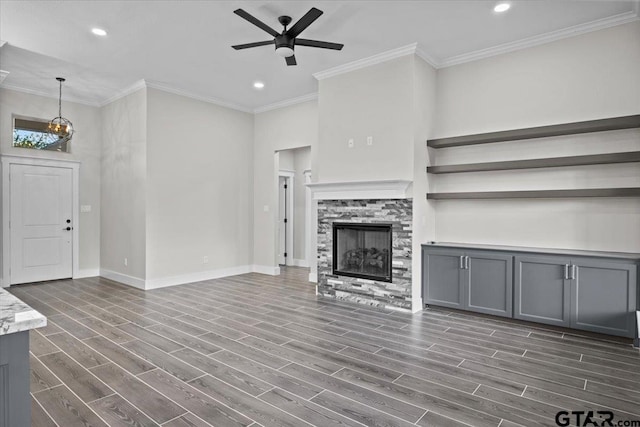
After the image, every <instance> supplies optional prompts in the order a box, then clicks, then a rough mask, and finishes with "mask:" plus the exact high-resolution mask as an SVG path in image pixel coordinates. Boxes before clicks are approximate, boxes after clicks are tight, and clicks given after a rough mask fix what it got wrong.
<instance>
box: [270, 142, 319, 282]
mask: <svg viewBox="0 0 640 427" xmlns="http://www.w3.org/2000/svg"><path fill="white" fill-rule="evenodd" d="M310 168H311V147H301V148H293V149H287V150H280V151H276V152H275V175H276V184H275V185H276V202H277V211H276V212H274V215H273V218H274V221H275V223H274V225H275V248H274V249H275V263H276V266H278V267H280V269H281V272H282V269H283V268H285V267H291V268H295V267H303V268H305V269H306V268H308V267H309V265H310V261H309V257H310V256H311V251H310V250H309V244H310V242H311V239H310V234H311V233H312V226H311V215H310V213H311V207H310V206H311V194H310V192H309V190H308V189H307V187H306V184H307V182H309V180H310Z"/></svg>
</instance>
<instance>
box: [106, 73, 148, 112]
mask: <svg viewBox="0 0 640 427" xmlns="http://www.w3.org/2000/svg"><path fill="white" fill-rule="evenodd" d="M145 87H146V84H145V81H144V80H138V81H137V82H135V83H134V84H132V85H131V86H129V87H127V88H125V89H122V90H120V91H118V92H116V93H115V94H114V95H113V96H110V97H109V98H107V99H105V100H104V101H102V102H101V103H100V107H104V106H105V105H108V104H111V103H112V102H114V101H117V100H118V99H120V98H124V97H125V96H127V95H130V94H132V93H133V92H137V91H139V90H140V89H144V88H145Z"/></svg>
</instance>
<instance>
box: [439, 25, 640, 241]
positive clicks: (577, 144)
mask: <svg viewBox="0 0 640 427" xmlns="http://www.w3.org/2000/svg"><path fill="white" fill-rule="evenodd" d="M437 79H438V100H437V120H436V128H435V129H436V131H435V132H434V134H433V135H432V137H445V136H453V135H464V134H469V133H478V132H488V131H497V130H506V129H514V128H521V127H529V126H540V125H548V124H554V123H563V122H573V121H582V120H590V119H599V118H605V117H614V116H623V115H631V114H638V113H640V22H634V23H630V24H625V25H621V26H617V27H613V28H608V29H605V30H601V31H596V32H592V33H588V34H583V35H580V36H577V37H572V38H567V39H563V40H559V41H555V42H552V43H548V44H545V45H541V46H536V47H532V48H528V49H524V50H520V51H516V52H513V53H508V54H504V55H499V56H495V57H491V58H487V59H483V60H480V61H475V62H471V63H467V64H462V65H457V66H453V67H449V68H444V69H441V70H438V75H437ZM638 149H640V130H638V129H634V130H628V131H616V132H607V133H604V134H602V133H601V134H586V135H576V136H568V137H561V138H545V139H538V140H531V141H518V142H504V143H498V144H488V145H484V146H480V145H478V146H469V147H456V148H449V149H440V150H438V151H437V153H436V161H437V163H438V164H452V163H472V162H483V161H487V162H488V161H499V160H506V159H526V158H544V157H554V156H569V155H581V154H596V153H605V152H617V151H632V150H638ZM432 181H433V182H432V188H433V190H434V191H443V192H446V191H452V192H453V191H477V190H486V191H500V190H528V189H564V188H581V187H582V188H591V187H595V188H598V187H638V186H639V185H640V168H638V166H637V164H627V165H605V166H582V167H571V168H553V169H539V170H530V171H527V170H521V171H504V172H483V173H468V174H455V175H450V176H445V175H439V176H437V177H436V178H435V179H432ZM436 238H437V240H440V241H454V242H469V243H487V244H489V243H492V244H507V245H521V246H538V247H561V248H574V249H593V250H608V251H622V252H624V251H627V252H638V251H640V199H638V198H627V199H608V198H602V199H597V198H594V199H566V200H502V201H498V200H488V201H463V200H458V201H439V202H437V203H436Z"/></svg>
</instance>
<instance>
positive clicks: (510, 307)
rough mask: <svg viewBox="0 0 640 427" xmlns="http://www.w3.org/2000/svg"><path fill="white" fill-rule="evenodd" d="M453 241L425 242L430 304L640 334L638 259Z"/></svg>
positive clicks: (425, 288)
mask: <svg viewBox="0 0 640 427" xmlns="http://www.w3.org/2000/svg"><path fill="white" fill-rule="evenodd" d="M453 245H454V247H447V246H446V245H444V244H443V246H437V245H423V247H422V263H423V285H422V286H423V291H422V292H423V298H424V302H425V304H429V305H436V306H442V307H449V308H455V309H461V310H469V311H475V312H479V313H486V314H492V315H497V316H503V317H513V318H515V319H520V320H527V321H531V322H538V323H545V324H549V325H555V326H563V327H569V328H574V329H581V330H585V331H591V332H598V333H603V334H609V335H618V336H624V337H630V338H631V337H636V338H637V337H638V332H637V328H638V326H637V324H636V319H635V316H636V310H637V309H638V308H639V307H640V295H639V294H638V274H637V273H638V264H639V259H638V258H634V257H633V256H620V257H619V258H616V256H615V254H614V255H611V256H606V255H603V254H602V253H600V254H599V255H598V256H595V255H594V256H584V254H585V253H587V252H586V251H576V253H578V252H579V254H577V255H574V254H572V253H570V251H556V252H561V254H553V253H532V252H525V251H524V250H521V251H518V250H517V248H514V249H513V250H512V251H510V250H506V249H503V248H504V247H500V249H499V250H478V249H477V246H478V245H476V246H475V247H473V246H472V245H470V247H469V248H465V247H462V246H457V245H455V244H453ZM550 251H551V250H550Z"/></svg>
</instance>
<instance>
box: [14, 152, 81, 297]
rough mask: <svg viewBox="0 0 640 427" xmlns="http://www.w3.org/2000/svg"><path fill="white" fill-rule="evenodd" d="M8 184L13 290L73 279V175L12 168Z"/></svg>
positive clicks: (39, 168) (41, 168)
mask: <svg viewBox="0 0 640 427" xmlns="http://www.w3.org/2000/svg"><path fill="white" fill-rule="evenodd" d="M10 181H11V183H10V192H11V193H10V203H11V206H10V212H11V219H10V230H11V273H10V276H11V280H10V284H12V285H15V284H19V283H29V282H39V281H44V280H55V279H64V278H69V277H71V276H72V275H73V264H72V251H73V245H72V238H73V237H72V232H71V230H72V227H73V215H72V213H73V199H72V195H73V176H72V170H71V169H66V168H56V167H45V166H29V165H15V164H13V165H11V167H10Z"/></svg>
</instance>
